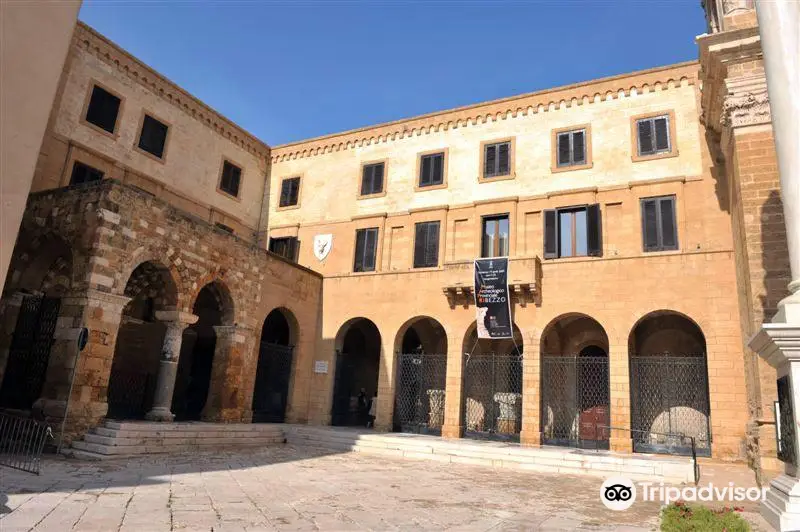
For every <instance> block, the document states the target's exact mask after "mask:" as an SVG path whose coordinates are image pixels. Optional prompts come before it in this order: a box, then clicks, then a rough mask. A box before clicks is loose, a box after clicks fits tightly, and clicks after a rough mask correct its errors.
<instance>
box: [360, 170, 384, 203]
mask: <svg viewBox="0 0 800 532" xmlns="http://www.w3.org/2000/svg"><path fill="white" fill-rule="evenodd" d="M384 170H385V165H384V163H374V164H365V165H364V167H363V168H362V171H361V195H362V196H369V195H372V194H380V193H381V192H383V174H384Z"/></svg>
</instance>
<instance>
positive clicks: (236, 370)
mask: <svg viewBox="0 0 800 532" xmlns="http://www.w3.org/2000/svg"><path fill="white" fill-rule="evenodd" d="M214 333H215V334H216V337H217V338H216V345H215V347H214V361H213V362H212V367H211V381H210V382H209V385H208V399H207V400H206V406H205V407H204V408H203V412H202V414H201V418H202V419H203V421H213V422H241V421H242V420H243V419H244V418H245V417H246V411H250V404H252V403H250V404H245V398H244V388H245V387H244V386H243V385H242V379H243V373H244V370H245V368H246V367H247V364H245V362H246V354H247V351H248V350H247V345H248V338H250V339H252V337H253V331H252V329H248V328H246V327H240V326H237V325H217V326H215V327H214ZM252 399H253V398H252V396H251V397H250V398H249V400H250V401H252ZM251 417H252V412H251Z"/></svg>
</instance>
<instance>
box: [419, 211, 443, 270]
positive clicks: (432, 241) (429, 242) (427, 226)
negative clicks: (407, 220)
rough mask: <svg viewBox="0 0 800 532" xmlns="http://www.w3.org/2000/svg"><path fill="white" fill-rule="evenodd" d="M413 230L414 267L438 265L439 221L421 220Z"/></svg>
mask: <svg viewBox="0 0 800 532" xmlns="http://www.w3.org/2000/svg"><path fill="white" fill-rule="evenodd" d="M414 227H415V230H414V267H415V268H433V267H436V266H438V265H439V222H422V223H418V224H416V225H415V226H414Z"/></svg>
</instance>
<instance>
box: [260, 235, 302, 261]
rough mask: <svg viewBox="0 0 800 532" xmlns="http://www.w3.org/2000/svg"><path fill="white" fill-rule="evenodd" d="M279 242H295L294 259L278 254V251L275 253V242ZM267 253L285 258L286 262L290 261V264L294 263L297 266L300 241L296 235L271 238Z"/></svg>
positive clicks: (268, 242)
mask: <svg viewBox="0 0 800 532" xmlns="http://www.w3.org/2000/svg"><path fill="white" fill-rule="evenodd" d="M278 240H280V241H284V242H285V241H292V242H294V244H293V246H294V249H293V252H294V253H293V254H294V257H287V256H286V255H283V254H281V253H278V252H277V251H273V250H272V243H273V242H275V241H278ZM267 251H269V252H270V253H273V254H275V255H278V256H279V257H282V258H284V259H286V260H288V261H290V262H293V263H295V264H297V260H298V258H299V257H300V239H299V238H297V236H296V235H284V236H271V237H269V240H268V241H267Z"/></svg>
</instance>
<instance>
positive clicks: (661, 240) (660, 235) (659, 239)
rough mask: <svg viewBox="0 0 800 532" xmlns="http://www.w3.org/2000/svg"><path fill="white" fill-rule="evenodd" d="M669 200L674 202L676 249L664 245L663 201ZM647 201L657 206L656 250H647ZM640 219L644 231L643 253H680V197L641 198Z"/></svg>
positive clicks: (667, 195)
mask: <svg viewBox="0 0 800 532" xmlns="http://www.w3.org/2000/svg"><path fill="white" fill-rule="evenodd" d="M665 199H669V200H670V201H671V202H672V231H673V234H674V235H675V245H674V247H672V246H670V247H667V246H665V245H664V235H663V231H664V227H663V224H662V217H663V214H662V212H661V201H662V200H665ZM647 201H653V202H655V205H656V240H657V242H658V244H657V245H656V247H655V248H650V249H648V248H647V227H646V221H645V213H644V205H645V202H647ZM639 218H640V222H641V224H640V226H641V229H642V253H658V252H662V251H680V249H681V239H680V235H679V234H678V197H677V195H676V194H662V195H660V196H647V197H644V198H639Z"/></svg>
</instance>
